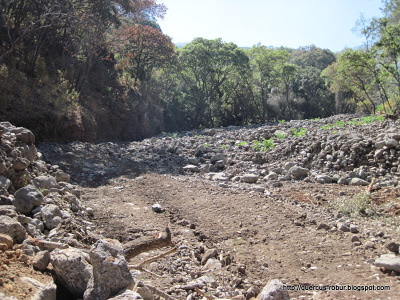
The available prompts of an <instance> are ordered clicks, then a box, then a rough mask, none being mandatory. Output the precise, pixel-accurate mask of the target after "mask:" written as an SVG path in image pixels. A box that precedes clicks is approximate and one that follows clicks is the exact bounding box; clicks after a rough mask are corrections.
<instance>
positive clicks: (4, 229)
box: [0, 216, 26, 243]
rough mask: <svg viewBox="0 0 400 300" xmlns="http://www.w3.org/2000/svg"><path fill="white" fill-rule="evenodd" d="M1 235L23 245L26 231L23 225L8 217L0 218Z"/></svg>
mask: <svg viewBox="0 0 400 300" xmlns="http://www.w3.org/2000/svg"><path fill="white" fill-rule="evenodd" d="M0 233H3V234H6V235H8V236H10V237H11V238H12V239H13V241H14V243H22V242H23V241H24V239H25V236H26V230H25V228H24V227H23V226H22V225H21V223H19V222H18V221H17V220H16V219H13V218H10V217H8V216H0Z"/></svg>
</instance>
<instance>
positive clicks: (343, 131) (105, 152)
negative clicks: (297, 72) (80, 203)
mask: <svg viewBox="0 0 400 300" xmlns="http://www.w3.org/2000/svg"><path fill="white" fill-rule="evenodd" d="M355 120H362V118H361V117H359V116H356V115H339V116H333V117H330V118H327V119H320V120H313V121H312V120H302V121H290V122H285V123H282V124H264V125H258V126H246V127H235V126H231V127H227V128H214V129H205V130H195V131H189V132H182V133H179V134H173V135H169V136H168V135H162V136H158V137H153V138H149V139H145V140H143V141H140V142H131V143H100V144H96V145H93V144H89V143H79V142H75V143H72V144H56V143H43V144H41V145H40V146H39V147H40V149H41V151H42V152H43V153H44V154H45V156H46V159H47V160H48V161H51V162H57V163H60V164H62V166H63V168H65V169H67V170H69V171H70V172H72V174H73V179H74V180H75V181H76V182H78V183H81V184H86V183H93V182H96V181H97V182H98V181H99V180H101V179H104V178H105V177H107V176H113V175H115V174H120V175H121V174H124V173H128V172H129V171H130V172H131V173H132V171H133V170H139V172H145V171H150V172H157V173H170V174H176V173H179V172H181V173H182V172H184V173H186V174H192V175H195V176H202V177H205V178H208V179H210V180H217V181H223V182H225V183H221V185H226V186H232V185H236V186H237V185H240V184H241V183H242V186H245V184H248V183H250V184H257V186H256V188H257V189H259V190H261V189H262V188H264V189H265V188H267V187H271V186H272V187H279V186H281V185H282V184H284V183H285V181H291V180H305V181H308V182H316V183H322V184H325V183H326V184H329V183H338V184H343V185H368V184H370V183H371V181H372V180H373V178H375V179H376V180H375V185H376V186H397V185H398V182H399V179H400V156H399V153H400V145H399V141H400V122H399V121H393V120H385V121H382V120H375V121H373V122H365V123H362V121H361V122H359V123H358V124H357V123H356V121H355ZM332 124H333V125H334V124H343V125H342V126H340V127H332V128H329V126H328V125H332ZM300 130H302V132H300ZM299 132H300V133H299ZM266 140H271V141H273V146H272V147H271V148H267V147H264V144H263V143H265V141H266ZM82 157H84V158H85V160H84V162H82ZM79 163H80V164H81V165H80V167H81V169H80V170H74V165H76V164H79ZM82 163H83V164H84V165H82ZM260 185H261V186H260Z"/></svg>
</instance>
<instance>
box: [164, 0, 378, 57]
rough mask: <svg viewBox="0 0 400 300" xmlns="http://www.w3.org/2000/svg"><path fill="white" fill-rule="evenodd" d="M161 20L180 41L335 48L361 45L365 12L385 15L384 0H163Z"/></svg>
mask: <svg viewBox="0 0 400 300" xmlns="http://www.w3.org/2000/svg"><path fill="white" fill-rule="evenodd" d="M157 2H158V3H163V4H164V5H165V6H166V7H167V13H166V15H165V17H164V19H162V20H159V24H160V26H161V29H162V31H163V32H164V33H165V34H167V35H169V36H170V37H171V38H172V41H173V42H174V43H175V44H176V43H188V42H191V41H192V40H193V39H195V38H197V37H203V38H206V39H215V38H222V40H223V41H224V42H233V43H235V44H237V45H238V46H239V47H252V46H254V45H256V44H258V43H261V44H262V45H265V46H274V47H279V46H286V47H290V48H298V47H300V46H309V45H315V46H317V47H321V48H324V49H330V50H332V51H334V52H338V51H341V50H343V49H344V48H347V47H349V48H353V47H358V46H361V45H362V44H363V42H364V39H363V37H362V36H361V35H360V34H359V33H358V32H357V31H355V30H354V29H355V27H356V23H357V21H358V20H360V18H361V16H363V17H364V18H366V19H367V20H368V19H371V18H372V17H381V16H382V13H381V11H380V8H381V7H382V3H381V0H158V1H157Z"/></svg>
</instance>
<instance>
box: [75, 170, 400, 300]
mask: <svg viewBox="0 0 400 300" xmlns="http://www.w3.org/2000/svg"><path fill="white" fill-rule="evenodd" d="M364 190H365V188H360V187H350V186H338V185H321V184H312V183H304V182H292V183H287V184H285V186H284V187H282V188H279V189H271V190H270V194H269V195H268V196H265V195H264V194H261V193H257V192H252V191H248V190H238V189H236V190H234V189H226V188H223V187H220V186H218V185H217V184H215V183H213V182H210V181H207V180H203V179H201V178H194V177H188V176H183V175H182V176H172V175H160V174H152V173H149V174H144V175H142V176H139V177H137V178H135V179H132V178H127V177H124V176H122V177H119V178H114V179H112V180H110V181H109V183H108V184H106V185H102V186H99V187H96V188H85V189H84V196H83V201H84V203H85V204H86V205H88V206H91V207H93V208H94V209H95V214H94V217H93V222H94V223H95V225H96V232H97V233H99V234H102V235H104V236H105V237H111V238H117V239H119V240H120V241H121V242H125V241H128V240H129V239H133V238H135V237H137V236H140V235H148V234H154V233H155V232H156V231H157V230H162V229H163V228H164V227H166V226H170V228H171V230H172V232H173V234H174V235H175V236H174V239H175V241H176V243H177V244H178V245H179V246H181V248H186V247H189V249H190V247H195V245H198V243H199V241H201V242H203V243H204V244H205V246H206V247H207V248H217V249H218V250H219V251H220V252H223V253H230V255H231V256H232V257H233V259H234V263H233V264H232V265H231V266H228V267H227V268H226V271H227V272H230V274H233V273H235V270H238V269H240V267H242V268H241V270H240V271H241V272H240V274H238V276H239V275H240V276H241V277H242V279H243V278H245V279H246V280H247V281H248V282H250V283H254V282H256V283H261V284H262V285H264V284H266V283H267V282H268V281H269V280H271V279H274V278H278V279H280V280H281V281H282V282H284V283H285V284H290V285H297V284H301V285H346V286H347V285H357V286H365V285H385V286H389V287H390V291H368V292H360V291H295V292H290V295H291V297H292V299H304V298H305V299H311V298H313V299H399V296H400V288H399V281H400V277H399V276H390V275H395V274H384V273H382V272H381V271H380V270H379V269H377V268H376V267H374V266H372V265H371V262H372V261H373V260H375V259H376V258H377V257H378V256H379V255H380V254H382V253H386V252H388V251H387V250H385V249H384V248H383V247H382V248H379V246H378V247H377V248H378V249H374V248H367V247H363V246H359V247H353V245H352V243H351V241H350V239H351V236H352V235H353V234H351V233H345V232H342V231H337V230H328V231H327V230H325V229H321V230H317V225H318V224H320V223H321V222H326V220H328V219H329V216H330V215H331V213H330V211H329V203H330V202H331V201H333V199H335V198H337V197H339V196H343V195H344V196H348V197H351V196H352V195H354V194H355V193H358V192H361V191H364ZM339 193H340V195H339ZM398 197H399V195H398V191H396V190H394V189H392V190H390V189H387V190H379V191H374V192H373V193H372V198H373V201H374V202H376V204H380V205H384V204H385V203H387V202H388V201H390V202H394V204H395V205H391V207H392V208H393V207H396V205H399V200H398ZM155 203H159V204H161V206H162V207H163V208H164V209H165V212H163V213H155V212H153V211H152V209H151V207H152V205H153V204H155ZM397 207H398V206H397ZM389 213H390V214H392V215H395V214H398V210H397V211H396V210H394V211H390V212H389ZM386 217H387V216H386ZM389 219H390V218H389ZM182 220H187V221H188V222H182ZM356 221H357V223H358V224H360V231H362V230H363V229H362V228H364V225H363V224H365V226H366V227H365V228H369V227H374V226H375V225H374V224H377V225H376V226H377V227H376V229H377V230H383V231H385V234H386V236H387V237H390V236H391V234H392V235H395V234H396V231H391V230H392V227H391V226H389V225H387V227H380V226H386V224H385V223H384V222H383V221H382V220H378V219H370V218H364V219H363V218H361V219H357V220H356ZM178 224H182V225H185V226H181V225H178ZM188 226H191V227H192V228H195V229H193V230H191V229H189V227H188ZM368 226H369V227H368ZM387 232H389V233H387ZM359 236H360V237H362V236H364V234H363V232H361V233H360V234H359ZM392 237H393V236H392ZM396 238H397V237H396ZM361 241H362V243H364V242H366V241H367V239H365V240H363V239H362V238H361ZM174 257H175V258H177V257H179V253H176V254H175V255H174ZM174 257H172V258H169V260H172V259H173V258H174ZM144 258H146V257H144ZM144 258H143V259H144ZM139 259H140V258H139ZM164 260H165V262H164V263H165V265H168V264H170V262H169V263H168V258H165V259H164ZM159 264H161V265H162V264H163V262H162V261H160V262H159ZM243 267H244V268H245V272H243ZM235 268H236V269H235ZM158 270H159V271H160V270H161V272H160V273H158V275H165V276H166V278H163V279H160V278H157V277H154V276H153V275H150V274H145V279H146V280H148V281H150V282H152V283H153V284H155V285H157V286H159V287H160V288H161V289H163V290H167V289H168V288H169V287H171V286H172V285H173V284H171V281H170V280H167V278H171V277H173V276H177V274H178V273H179V272H174V270H170V269H169V268H164V269H163V268H158ZM163 270H164V271H163ZM156 273H157V272H156ZM184 274H185V273H184ZM220 274H221V273H220ZM216 276H221V275H216Z"/></svg>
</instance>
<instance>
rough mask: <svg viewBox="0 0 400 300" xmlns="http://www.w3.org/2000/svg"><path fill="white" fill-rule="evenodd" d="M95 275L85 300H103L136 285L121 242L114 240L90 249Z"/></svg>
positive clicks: (101, 242)
mask: <svg viewBox="0 0 400 300" xmlns="http://www.w3.org/2000/svg"><path fill="white" fill-rule="evenodd" d="M89 255H90V261H91V263H92V266H93V274H92V276H91V277H90V280H89V283H88V288H87V290H86V292H85V294H84V300H92V299H93V300H102V299H108V298H109V297H110V296H113V295H115V294H117V293H118V292H119V291H121V290H122V289H125V288H127V287H128V286H129V285H131V284H132V283H134V279H133V277H132V274H131V273H130V271H129V269H128V264H127V262H126V260H125V256H124V249H123V247H122V245H121V243H120V242H118V241H117V240H112V239H104V240H99V241H97V242H96V243H95V244H94V245H93V246H92V248H91V249H90V253H89Z"/></svg>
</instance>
